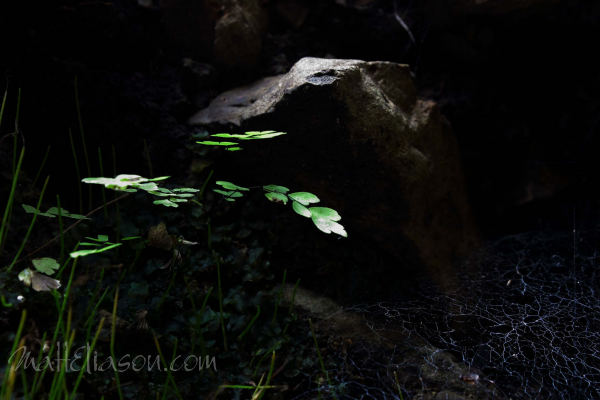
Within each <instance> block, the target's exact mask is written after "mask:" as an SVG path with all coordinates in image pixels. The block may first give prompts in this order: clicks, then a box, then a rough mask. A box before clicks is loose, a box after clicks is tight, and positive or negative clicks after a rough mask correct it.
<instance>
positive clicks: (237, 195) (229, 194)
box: [213, 189, 243, 198]
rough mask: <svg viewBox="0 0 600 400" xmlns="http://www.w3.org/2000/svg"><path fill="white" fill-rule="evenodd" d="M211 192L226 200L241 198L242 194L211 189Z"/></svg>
mask: <svg viewBox="0 0 600 400" xmlns="http://www.w3.org/2000/svg"><path fill="white" fill-rule="evenodd" d="M213 191H214V192H215V193H219V194H221V195H223V196H225V197H227V198H231V197H233V198H240V197H242V196H243V194H242V193H241V192H237V191H228V192H227V191H224V190H219V189H213Z"/></svg>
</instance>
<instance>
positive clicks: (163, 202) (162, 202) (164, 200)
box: [152, 199, 179, 207]
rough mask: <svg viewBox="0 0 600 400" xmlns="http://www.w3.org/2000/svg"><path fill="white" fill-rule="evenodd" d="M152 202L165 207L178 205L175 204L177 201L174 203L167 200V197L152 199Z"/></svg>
mask: <svg viewBox="0 0 600 400" xmlns="http://www.w3.org/2000/svg"><path fill="white" fill-rule="evenodd" d="M152 204H157V205H160V206H165V207H179V206H178V205H177V203H174V202H172V201H171V200H169V199H163V200H154V201H153V202H152Z"/></svg>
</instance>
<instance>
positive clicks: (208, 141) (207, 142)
mask: <svg viewBox="0 0 600 400" xmlns="http://www.w3.org/2000/svg"><path fill="white" fill-rule="evenodd" d="M196 143H198V144H204V145H206V146H234V145H236V144H237V143H236V142H214V141H212V140H204V141H202V142H196Z"/></svg>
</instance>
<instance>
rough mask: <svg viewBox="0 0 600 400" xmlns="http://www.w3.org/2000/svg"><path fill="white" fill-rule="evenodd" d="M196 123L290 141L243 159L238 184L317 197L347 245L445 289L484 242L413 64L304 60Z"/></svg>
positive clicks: (454, 153) (449, 137)
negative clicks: (366, 244)
mask: <svg viewBox="0 0 600 400" xmlns="http://www.w3.org/2000/svg"><path fill="white" fill-rule="evenodd" d="M190 123H191V124H193V125H200V126H203V127H206V128H208V129H209V130H210V131H211V132H215V130H216V129H229V130H231V131H235V132H238V131H242V130H244V129H277V130H284V131H287V132H288V135H286V136H284V137H283V139H281V140H280V139H279V138H278V139H274V140H272V141H268V142H267V141H263V142H262V143H261V144H260V146H256V147H260V148H252V149H248V151H244V152H238V153H236V154H235V156H236V158H237V157H240V156H241V159H240V158H237V159H238V160H241V162H242V165H245V166H246V167H244V168H242V169H243V170H244V171H245V172H244V171H240V169H238V170H237V172H238V173H239V174H240V177H243V176H244V173H246V177H247V178H250V179H251V178H252V177H254V181H255V180H256V179H257V177H259V178H262V179H265V182H263V183H266V182H267V181H268V182H269V183H271V182H273V183H278V184H284V185H286V186H290V187H291V188H292V189H293V190H307V191H311V192H314V193H317V194H318V195H319V196H320V197H321V200H322V204H323V205H325V206H327V205H328V206H331V207H334V208H336V209H338V210H339V211H340V213H341V215H342V217H343V219H342V222H343V223H344V225H345V226H346V227H347V230H348V232H349V234H350V236H354V235H355V236H354V237H355V238H356V237H359V238H361V239H366V240H368V241H370V242H371V243H373V244H375V245H377V246H378V247H379V248H381V249H382V250H384V251H386V252H388V253H390V254H392V255H393V256H395V257H396V258H397V259H399V260H402V263H403V265H406V266H412V267H415V266H418V267H420V266H423V265H424V266H426V267H427V270H428V272H429V274H430V275H432V276H434V277H436V278H438V279H439V278H440V277H443V276H444V275H445V274H446V273H448V272H450V271H452V269H451V265H452V263H453V261H455V260H456V258H457V256H460V255H463V254H465V253H466V252H467V251H468V250H469V249H470V248H471V247H472V246H473V245H474V243H475V242H476V237H477V234H476V229H475V227H474V224H473V222H472V219H471V214H470V210H469V206H468V202H467V198H466V197H467V196H466V194H465V188H464V183H463V177H462V171H461V167H460V157H459V153H458V149H457V145H456V142H455V138H454V135H453V133H452V131H451V130H450V128H449V126H448V124H447V122H446V120H445V119H444V118H443V117H442V116H441V115H440V113H439V111H438V109H437V107H436V105H435V104H434V103H433V102H431V101H427V100H423V99H419V98H418V97H417V93H416V90H415V87H414V85H413V81H412V77H411V73H410V71H409V68H408V66H406V65H401V64H395V63H389V62H365V61H358V60H339V59H318V58H303V59H301V60H300V61H298V62H297V63H296V64H295V65H294V67H293V68H292V69H291V70H290V71H289V72H288V73H287V74H284V75H280V76H274V77H268V78H265V79H262V80H260V81H258V82H256V83H254V84H251V85H249V86H246V87H242V88H238V89H234V90H231V91H228V92H225V93H223V94H221V95H219V96H218V97H216V98H215V99H214V100H213V101H212V102H211V104H210V105H209V107H207V108H205V109H203V110H201V111H199V112H198V113H197V114H195V115H194V116H193V117H192V118H191V119H190ZM240 153H241V154H240ZM264 160H269V161H268V162H267V163H266V162H265V161H264ZM265 164H268V165H265ZM247 166H251V167H247ZM274 166H275V167H274ZM271 179H272V180H271Z"/></svg>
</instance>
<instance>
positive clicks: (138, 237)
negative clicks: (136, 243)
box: [121, 236, 142, 242]
mask: <svg viewBox="0 0 600 400" xmlns="http://www.w3.org/2000/svg"><path fill="white" fill-rule="evenodd" d="M141 238H142V237H141V236H127V237H124V238H121V241H123V242H125V241H127V240H135V239H141Z"/></svg>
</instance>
